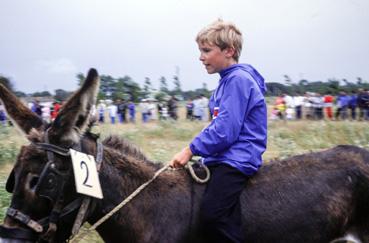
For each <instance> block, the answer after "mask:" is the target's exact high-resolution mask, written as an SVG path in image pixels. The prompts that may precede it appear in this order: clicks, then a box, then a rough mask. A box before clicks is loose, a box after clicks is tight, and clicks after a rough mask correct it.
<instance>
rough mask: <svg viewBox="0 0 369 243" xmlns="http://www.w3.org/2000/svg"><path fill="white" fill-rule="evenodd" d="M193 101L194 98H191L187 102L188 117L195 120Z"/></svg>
mask: <svg viewBox="0 0 369 243" xmlns="http://www.w3.org/2000/svg"><path fill="white" fill-rule="evenodd" d="M193 106H194V105H193V102H192V99H189V100H188V101H187V103H186V119H187V120H191V121H192V120H193Z"/></svg>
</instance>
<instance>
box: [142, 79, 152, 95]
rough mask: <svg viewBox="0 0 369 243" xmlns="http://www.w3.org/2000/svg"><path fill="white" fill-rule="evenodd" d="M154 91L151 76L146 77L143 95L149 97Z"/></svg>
mask: <svg viewBox="0 0 369 243" xmlns="http://www.w3.org/2000/svg"><path fill="white" fill-rule="evenodd" d="M152 92H153V87H152V84H151V81H150V78H148V77H145V82H144V87H143V90H142V97H144V98H149V96H150V94H151V93H152Z"/></svg>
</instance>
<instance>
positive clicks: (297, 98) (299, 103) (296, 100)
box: [293, 93, 304, 120]
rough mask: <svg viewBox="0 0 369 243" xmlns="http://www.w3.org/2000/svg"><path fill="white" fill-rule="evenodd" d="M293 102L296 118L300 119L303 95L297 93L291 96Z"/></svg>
mask: <svg viewBox="0 0 369 243" xmlns="http://www.w3.org/2000/svg"><path fill="white" fill-rule="evenodd" d="M293 103H294V105H295V115H296V119H297V120H300V119H301V118H302V106H303V104H304V96H302V95H301V94H299V93H298V94H297V96H295V97H294V98H293Z"/></svg>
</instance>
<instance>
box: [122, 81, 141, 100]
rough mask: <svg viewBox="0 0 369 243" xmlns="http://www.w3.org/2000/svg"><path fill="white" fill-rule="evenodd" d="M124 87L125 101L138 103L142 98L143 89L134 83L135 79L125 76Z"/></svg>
mask: <svg viewBox="0 0 369 243" xmlns="http://www.w3.org/2000/svg"><path fill="white" fill-rule="evenodd" d="M123 80H124V87H125V95H126V97H125V99H130V100H133V101H134V102H138V101H139V100H140V98H141V96H140V95H141V93H142V91H141V88H140V85H139V84H138V83H136V82H135V81H133V79H132V78H131V77H130V76H127V75H126V76H124V77H123ZM127 96H129V97H127Z"/></svg>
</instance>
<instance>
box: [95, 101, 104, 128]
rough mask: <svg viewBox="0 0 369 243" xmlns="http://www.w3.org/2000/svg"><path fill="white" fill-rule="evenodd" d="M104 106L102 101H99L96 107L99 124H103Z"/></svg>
mask: <svg viewBox="0 0 369 243" xmlns="http://www.w3.org/2000/svg"><path fill="white" fill-rule="evenodd" d="M105 108H106V106H105V104H104V102H103V101H102V100H100V101H99V104H98V105H97V111H98V113H99V122H100V123H104V122H105Z"/></svg>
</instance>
